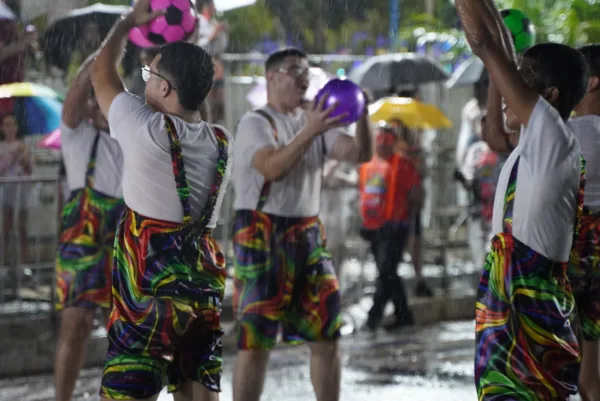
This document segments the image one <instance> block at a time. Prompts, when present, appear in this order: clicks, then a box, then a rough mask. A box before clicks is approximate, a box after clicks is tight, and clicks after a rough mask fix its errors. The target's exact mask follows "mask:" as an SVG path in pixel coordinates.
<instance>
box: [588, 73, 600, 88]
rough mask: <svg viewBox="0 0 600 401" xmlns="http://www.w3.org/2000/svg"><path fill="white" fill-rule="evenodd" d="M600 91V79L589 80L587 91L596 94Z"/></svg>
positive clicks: (594, 77) (592, 78)
mask: <svg viewBox="0 0 600 401" xmlns="http://www.w3.org/2000/svg"><path fill="white" fill-rule="evenodd" d="M597 90H600V77H596V76H592V77H589V78H588V85H587V91H588V92H594V91H597Z"/></svg>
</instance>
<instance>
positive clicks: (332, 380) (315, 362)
mask: <svg viewBox="0 0 600 401" xmlns="http://www.w3.org/2000/svg"><path fill="white" fill-rule="evenodd" d="M310 352H311V354H310V379H311V382H312V385H313V389H314V390H315V395H316V396H317V401H339V399H340V381H341V376H342V373H341V370H342V368H341V361H340V352H339V345H338V342H337V341H335V340H334V341H325V342H317V343H312V344H310Z"/></svg>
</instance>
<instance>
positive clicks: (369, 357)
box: [0, 321, 476, 401]
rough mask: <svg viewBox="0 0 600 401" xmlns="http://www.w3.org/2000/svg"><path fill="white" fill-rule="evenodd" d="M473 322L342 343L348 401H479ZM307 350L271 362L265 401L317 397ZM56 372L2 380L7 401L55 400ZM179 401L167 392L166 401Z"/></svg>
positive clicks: (227, 393) (81, 385)
mask: <svg viewBox="0 0 600 401" xmlns="http://www.w3.org/2000/svg"><path fill="white" fill-rule="evenodd" d="M473 325H474V323H473V321H461V322H449V323H441V324H437V325H434V326H429V327H421V328H418V327H417V328H412V329H405V330H402V331H399V332H396V333H393V334H391V333H385V332H379V333H378V334H377V336H376V337H373V336H372V335H371V334H368V333H363V332H360V333H358V334H355V335H351V336H346V337H344V338H343V339H342V341H341V347H342V355H343V363H344V370H343V377H342V397H341V399H342V400H343V401H365V400H369V399H373V400H377V401H404V400H407V401H408V400H411V401H413V400H424V401H425V400H435V401H475V400H476V395H475V388H474V385H473V366H472V365H473V352H474V348H473V342H474V332H473ZM308 357H309V354H308V350H307V348H306V347H302V346H298V347H279V348H277V349H276V350H275V351H274V352H273V354H272V356H271V360H270V365H269V373H268V376H267V377H268V378H267V381H266V383H265V392H264V396H263V398H262V400H263V401H274V400H278V401H301V400H302V401H305V400H310V399H314V397H312V396H307V395H309V394H311V391H312V387H311V384H310V376H309V371H308ZM234 361H235V355H233V354H228V355H225V357H224V374H223V380H222V384H223V392H222V394H221V400H222V401H230V400H231V379H232V369H233V363H234ZM100 375H101V369H100V368H93V369H86V370H84V371H83V372H82V375H81V379H80V380H79V381H78V384H77V389H76V393H75V398H74V400H76V401H83V400H86V401H88V400H89V401H97V400H98V399H99V397H98V396H97V392H98V387H99V383H100ZM53 395H54V390H53V388H52V377H51V376H50V375H40V376H29V377H20V378H10V379H2V380H0V401H53ZM170 400H172V397H171V396H170V395H168V394H166V393H163V394H161V396H160V397H159V401H170Z"/></svg>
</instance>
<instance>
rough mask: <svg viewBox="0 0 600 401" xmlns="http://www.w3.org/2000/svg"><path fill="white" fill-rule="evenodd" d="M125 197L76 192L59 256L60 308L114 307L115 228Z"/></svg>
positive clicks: (64, 222)
mask: <svg viewBox="0 0 600 401" xmlns="http://www.w3.org/2000/svg"><path fill="white" fill-rule="evenodd" d="M123 207H124V203H123V200H122V199H117V198H112V197H109V196H107V195H104V194H102V193H100V192H98V191H95V190H93V189H90V188H87V187H86V188H83V189H80V190H77V191H73V193H72V194H71V197H70V198H69V200H68V201H67V203H66V204H65V206H64V208H63V211H62V220H61V234H60V237H59V240H58V251H57V257H56V295H57V303H56V305H55V306H56V309H57V310H62V309H64V308H66V307H82V308H96V307H100V308H106V309H108V308H110V305H111V271H112V253H113V245H114V238H115V229H116V227H117V222H118V221H119V216H120V215H121V213H122V212H123Z"/></svg>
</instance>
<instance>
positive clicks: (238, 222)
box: [233, 210, 341, 350]
mask: <svg viewBox="0 0 600 401" xmlns="http://www.w3.org/2000/svg"><path fill="white" fill-rule="evenodd" d="M234 227H235V228H234V237H233V245H234V251H235V277H234V282H235V287H234V300H233V308H234V312H235V313H236V316H237V318H238V322H239V331H238V348H239V349H241V350H249V349H270V348H272V347H273V346H274V345H275V343H276V342H277V337H278V335H279V334H280V330H281V329H282V333H281V334H282V340H283V341H284V342H287V343H292V344H298V343H302V342H306V341H308V342H316V341H326V340H333V339H336V338H338V337H339V335H340V332H339V329H340V326H341V314H340V292H339V283H338V280H337V278H336V276H335V271H334V269H333V265H332V263H331V256H330V254H329V252H327V249H326V242H325V234H324V229H323V225H322V224H321V222H320V221H319V219H318V218H317V217H308V218H289V217H279V216H273V215H269V214H266V213H262V212H258V211H251V210H240V211H237V212H236V216H235V223H234Z"/></svg>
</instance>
